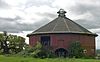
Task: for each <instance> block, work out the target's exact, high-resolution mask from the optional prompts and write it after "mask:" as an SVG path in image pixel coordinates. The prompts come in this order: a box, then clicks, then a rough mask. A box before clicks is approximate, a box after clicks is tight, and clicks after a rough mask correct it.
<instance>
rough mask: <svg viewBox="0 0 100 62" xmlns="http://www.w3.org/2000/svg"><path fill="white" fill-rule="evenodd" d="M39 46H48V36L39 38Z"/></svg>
mask: <svg viewBox="0 0 100 62" xmlns="http://www.w3.org/2000/svg"><path fill="white" fill-rule="evenodd" d="M41 44H42V45H43V46H50V36H41Z"/></svg>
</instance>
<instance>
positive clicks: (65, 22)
mask: <svg viewBox="0 0 100 62" xmlns="http://www.w3.org/2000/svg"><path fill="white" fill-rule="evenodd" d="M63 19H64V23H65V25H66V28H67V29H68V31H69V32H70V29H69V26H68V24H67V22H66V21H65V18H63Z"/></svg>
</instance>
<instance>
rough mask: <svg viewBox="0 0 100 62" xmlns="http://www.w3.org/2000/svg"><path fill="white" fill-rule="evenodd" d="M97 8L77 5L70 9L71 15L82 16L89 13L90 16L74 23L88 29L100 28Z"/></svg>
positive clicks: (99, 14)
mask: <svg viewBox="0 0 100 62" xmlns="http://www.w3.org/2000/svg"><path fill="white" fill-rule="evenodd" d="M99 2H100V1H99ZM99 7H100V6H96V5H85V4H77V5H76V6H73V7H71V8H70V10H71V12H72V13H73V14H76V15H83V14H85V13H88V12H89V13H90V14H91V15H92V16H90V18H84V19H79V20H76V22H77V23H79V24H80V25H82V26H84V27H86V28H88V29H96V28H100V13H99V12H100V8H99ZM87 17H88V16H87ZM91 18H92V19H91Z"/></svg>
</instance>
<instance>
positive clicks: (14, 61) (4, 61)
mask: <svg viewBox="0 0 100 62" xmlns="http://www.w3.org/2000/svg"><path fill="white" fill-rule="evenodd" d="M0 62H100V60H96V59H68V58H54V59H53V58H49V59H48V58H46V59H39V58H23V57H5V56H0Z"/></svg>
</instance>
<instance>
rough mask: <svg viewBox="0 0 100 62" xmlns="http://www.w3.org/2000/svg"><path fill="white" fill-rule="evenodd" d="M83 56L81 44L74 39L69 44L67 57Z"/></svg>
mask: <svg viewBox="0 0 100 62" xmlns="http://www.w3.org/2000/svg"><path fill="white" fill-rule="evenodd" d="M83 56H84V53H83V48H82V47H81V44H80V43H79V42H78V41H76V42H72V43H71V44H70V46H69V57H75V58H81V57H83Z"/></svg>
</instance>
